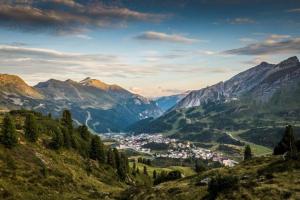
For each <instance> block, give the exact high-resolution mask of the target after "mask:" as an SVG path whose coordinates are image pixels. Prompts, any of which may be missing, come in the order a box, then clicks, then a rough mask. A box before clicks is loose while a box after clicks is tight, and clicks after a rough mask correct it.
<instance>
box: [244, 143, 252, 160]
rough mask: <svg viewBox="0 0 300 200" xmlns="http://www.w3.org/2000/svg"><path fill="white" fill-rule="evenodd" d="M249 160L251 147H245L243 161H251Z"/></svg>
mask: <svg viewBox="0 0 300 200" xmlns="http://www.w3.org/2000/svg"><path fill="white" fill-rule="evenodd" d="M251 158H252V152H251V147H250V146H249V145H246V147H245V150H244V160H251Z"/></svg>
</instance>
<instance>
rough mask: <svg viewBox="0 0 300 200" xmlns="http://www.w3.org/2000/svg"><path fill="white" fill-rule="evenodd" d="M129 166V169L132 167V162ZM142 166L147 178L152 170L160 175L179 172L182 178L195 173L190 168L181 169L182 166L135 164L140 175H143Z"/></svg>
mask: <svg viewBox="0 0 300 200" xmlns="http://www.w3.org/2000/svg"><path fill="white" fill-rule="evenodd" d="M129 165H130V167H132V165H133V162H130V163H129ZM144 166H146V167H147V171H148V174H149V176H152V174H153V171H154V170H156V172H157V173H160V172H161V171H167V172H170V171H173V170H179V171H180V172H181V173H182V174H183V175H184V176H191V175H194V174H195V171H194V170H193V169H192V168H190V167H182V166H170V167H155V166H149V165H145V164H143V163H136V167H138V168H139V170H140V172H141V173H143V169H144Z"/></svg>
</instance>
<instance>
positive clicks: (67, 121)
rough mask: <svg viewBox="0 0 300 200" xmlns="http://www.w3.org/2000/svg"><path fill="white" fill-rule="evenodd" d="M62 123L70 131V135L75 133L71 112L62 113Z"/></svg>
mask: <svg viewBox="0 0 300 200" xmlns="http://www.w3.org/2000/svg"><path fill="white" fill-rule="evenodd" d="M61 122H62V124H63V125H64V126H66V128H67V129H68V130H69V133H70V134H72V133H73V120H72V115H71V112H70V111H69V110H64V111H63V113H62V118H61Z"/></svg>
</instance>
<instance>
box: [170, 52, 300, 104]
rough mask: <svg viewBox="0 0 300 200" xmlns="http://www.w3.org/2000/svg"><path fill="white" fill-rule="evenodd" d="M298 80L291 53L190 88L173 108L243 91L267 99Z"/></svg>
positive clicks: (298, 68) (228, 97) (229, 97)
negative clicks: (228, 77) (197, 88)
mask: <svg viewBox="0 0 300 200" xmlns="http://www.w3.org/2000/svg"><path fill="white" fill-rule="evenodd" d="M299 81H300V63H299V60H298V58H297V57H291V58H289V59H287V60H284V61H282V62H281V63H279V64H277V65H274V64H269V63H266V62H262V63H261V64H259V65H257V66H256V67H253V68H251V69H248V70H246V71H244V72H241V73H239V74H237V75H236V76H234V77H232V78H231V79H229V80H227V81H225V82H220V83H218V84H216V85H213V86H210V87H207V88H203V89H200V90H196V91H192V92H190V94H188V95H187V96H186V97H185V98H184V99H182V100H181V101H180V102H178V104H177V105H176V106H175V107H174V108H173V109H178V108H189V107H194V106H199V105H201V104H203V103H206V102H208V101H213V102H217V101H221V102H225V101H232V100H238V99H239V98H240V97H241V96H243V95H248V96H250V97H253V98H255V100H256V101H260V102H267V101H268V100H269V99H270V98H271V97H272V95H273V94H274V93H275V92H276V91H277V90H278V89H279V88H281V87H285V86H288V85H292V84H297V83H298V82H299Z"/></svg>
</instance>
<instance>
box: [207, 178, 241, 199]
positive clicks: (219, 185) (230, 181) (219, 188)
mask: <svg viewBox="0 0 300 200" xmlns="http://www.w3.org/2000/svg"><path fill="white" fill-rule="evenodd" d="M238 186H239V179H238V177H236V176H230V175H226V176H224V175H220V174H218V175H217V176H216V177H213V178H212V179H211V180H210V182H209V183H208V189H207V190H208V192H209V196H210V199H215V198H216V197H217V196H218V194H219V193H220V192H224V191H228V190H234V189H237V188H238Z"/></svg>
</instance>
